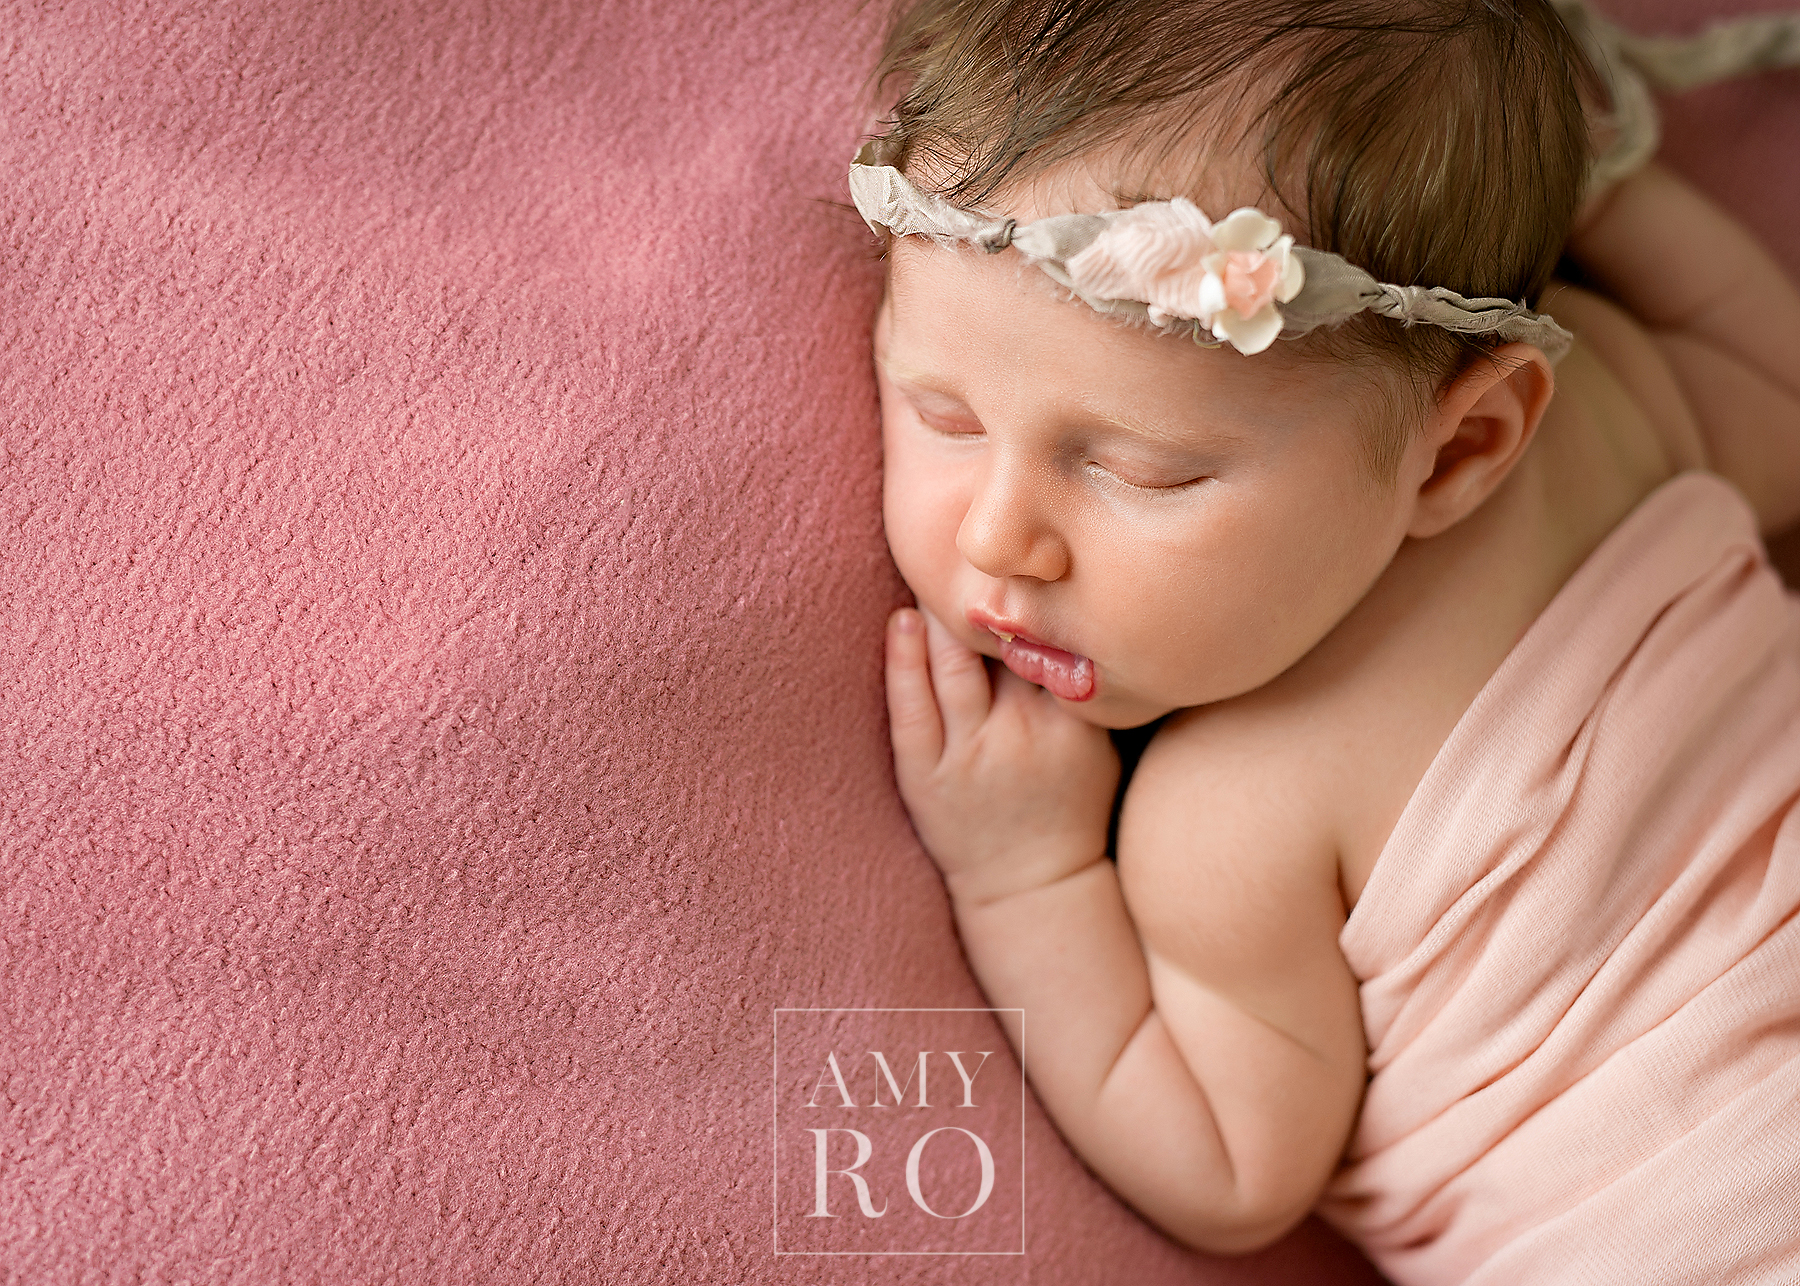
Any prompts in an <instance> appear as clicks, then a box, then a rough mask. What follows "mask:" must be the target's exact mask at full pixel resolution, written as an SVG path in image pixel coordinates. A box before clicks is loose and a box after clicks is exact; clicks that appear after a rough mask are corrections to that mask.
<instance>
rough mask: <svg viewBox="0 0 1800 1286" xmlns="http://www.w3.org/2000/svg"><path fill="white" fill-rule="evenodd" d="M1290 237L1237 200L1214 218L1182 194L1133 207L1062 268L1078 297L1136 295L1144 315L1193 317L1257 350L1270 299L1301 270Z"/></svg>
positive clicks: (1164, 319)
mask: <svg viewBox="0 0 1800 1286" xmlns="http://www.w3.org/2000/svg"><path fill="white" fill-rule="evenodd" d="M1293 248H1294V239H1293V237H1291V236H1286V235H1284V234H1283V233H1282V231H1281V225H1280V224H1279V223H1277V222H1276V221H1275V220H1274V219H1271V218H1270V217H1269V216H1268V215H1266V214H1264V213H1262V211H1260V210H1257V209H1253V208H1251V207H1249V206H1245V207H1244V208H1243V209H1240V210H1233V211H1232V212H1231V213H1230V214H1229V215H1227V216H1226V217H1225V218H1224V219H1222V220H1220V221H1219V222H1218V223H1213V222H1212V221H1211V220H1209V219H1208V218H1207V217H1206V216H1205V215H1204V214H1202V213H1201V212H1200V209H1199V208H1198V207H1197V206H1195V205H1194V203H1193V202H1191V201H1189V200H1187V199H1186V198H1185V197H1176V198H1175V199H1174V200H1172V201H1151V202H1146V203H1145V204H1143V205H1138V206H1133V207H1132V208H1131V209H1129V210H1127V211H1125V212H1124V213H1123V214H1121V215H1119V216H1118V217H1117V218H1115V219H1113V220H1112V221H1111V223H1110V225H1109V226H1108V227H1107V229H1106V231H1104V232H1102V233H1101V234H1100V235H1099V236H1098V237H1096V238H1095V239H1094V240H1093V242H1092V243H1091V244H1090V245H1088V247H1087V248H1086V249H1084V250H1083V251H1081V253H1079V254H1077V255H1074V256H1073V257H1071V258H1070V259H1069V261H1068V262H1067V264H1066V265H1065V266H1064V267H1065V271H1066V272H1067V273H1068V275H1069V280H1070V282H1071V283H1072V284H1073V285H1074V287H1075V288H1076V289H1077V290H1079V291H1081V292H1082V293H1083V294H1086V295H1091V296H1094V297H1097V298H1103V299H1135V300H1137V301H1138V302H1139V303H1142V304H1144V305H1146V306H1147V307H1148V308H1149V310H1150V320H1151V321H1152V322H1153V323H1155V324H1156V325H1159V326H1162V325H1167V324H1168V323H1169V322H1171V321H1174V320H1177V319H1189V318H1191V319H1193V320H1195V321H1198V322H1199V323H1200V324H1201V325H1203V326H1206V327H1208V328H1209V329H1210V330H1211V331H1212V333H1213V335H1214V336H1215V337H1217V338H1219V339H1222V340H1224V341H1226V342H1227V343H1229V344H1230V345H1231V346H1232V347H1233V348H1235V349H1237V350H1238V352H1240V353H1260V352H1262V350H1263V349H1265V348H1267V347H1268V346H1269V345H1270V344H1272V343H1274V342H1275V337H1276V336H1277V335H1279V334H1280V333H1281V313H1280V310H1279V309H1277V308H1276V306H1275V305H1276V304H1277V303H1286V302H1287V301H1288V300H1290V299H1292V298H1293V297H1294V296H1295V295H1297V294H1299V293H1300V287H1301V286H1302V285H1304V284H1305V281H1306V274H1305V270H1304V269H1303V268H1302V266H1301V263H1300V259H1299V257H1298V256H1297V255H1295V254H1294V253H1293Z"/></svg>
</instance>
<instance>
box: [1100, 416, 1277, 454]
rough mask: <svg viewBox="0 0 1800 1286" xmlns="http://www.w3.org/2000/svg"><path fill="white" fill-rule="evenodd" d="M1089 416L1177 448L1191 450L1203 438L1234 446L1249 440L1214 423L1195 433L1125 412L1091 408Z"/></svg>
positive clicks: (1210, 441)
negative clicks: (1122, 413) (1109, 411)
mask: <svg viewBox="0 0 1800 1286" xmlns="http://www.w3.org/2000/svg"><path fill="white" fill-rule="evenodd" d="M1086 418H1087V419H1089V420H1091V421H1093V422H1095V423H1098V424H1105V425H1109V426H1111V427H1113V428H1116V429H1123V430H1124V431H1125V432H1126V433H1128V434H1130V435H1131V436H1132V437H1136V438H1144V439H1147V440H1149V441H1151V442H1154V443H1155V444H1157V445H1158V446H1165V447H1173V448H1175V449H1177V450H1191V449H1193V448H1194V447H1195V446H1197V445H1199V444H1200V442H1204V443H1205V444H1206V445H1207V446H1209V447H1219V446H1225V447H1231V446H1241V445H1243V444H1244V443H1245V441H1246V439H1245V438H1244V437H1243V436H1242V435H1241V434H1237V433H1232V432H1231V431H1229V430H1227V429H1221V428H1216V427H1214V426H1211V425H1208V426H1206V427H1205V428H1204V429H1202V430H1201V431H1199V432H1198V433H1196V432H1195V431H1193V430H1191V429H1190V430H1182V429H1171V428H1167V427H1164V426H1161V425H1156V424H1150V423H1146V422H1143V421H1138V420H1128V419H1125V418H1124V417H1122V416H1118V415H1112V414H1109V413H1107V412H1103V411H1088V412H1087V413H1086Z"/></svg>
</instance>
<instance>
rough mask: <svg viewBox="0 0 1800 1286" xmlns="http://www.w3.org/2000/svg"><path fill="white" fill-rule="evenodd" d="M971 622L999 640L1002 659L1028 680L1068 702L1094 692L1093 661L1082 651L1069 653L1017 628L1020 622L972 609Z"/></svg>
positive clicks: (969, 612) (968, 614)
mask: <svg viewBox="0 0 1800 1286" xmlns="http://www.w3.org/2000/svg"><path fill="white" fill-rule="evenodd" d="M967 617H968V621H969V624H971V625H973V626H974V627H975V628H976V629H978V630H986V631H988V632H989V633H990V634H993V635H994V636H995V637H996V638H998V639H999V640H1000V661H1001V663H1002V664H1003V665H1005V666H1006V668H1007V669H1009V670H1011V671H1012V672H1013V673H1014V674H1016V675H1018V676H1019V677H1020V678H1021V679H1024V680H1025V681H1026V682H1028V683H1035V684H1037V685H1038V686H1039V687H1042V688H1047V689H1048V690H1049V691H1051V692H1052V693H1054V694H1055V695H1057V696H1059V697H1062V698H1063V699H1064V700H1066V701H1086V700H1089V699H1090V698H1091V697H1092V696H1093V695H1094V690H1095V684H1094V663H1093V661H1092V660H1090V659H1089V658H1087V657H1085V656H1082V655H1081V654H1080V653H1079V652H1070V651H1068V650H1067V649H1065V648H1059V647H1057V646H1056V645H1055V644H1054V643H1046V642H1045V641H1044V640H1042V639H1040V638H1037V637H1036V636H1034V635H1032V634H1030V633H1028V632H1027V631H1025V630H1023V629H1020V628H1018V625H1017V622H1015V621H1010V620H1007V619H1006V618H1005V617H1000V616H995V615H993V614H992V613H989V612H984V611H982V610H981V609H980V608H970V609H969V611H968V613H967Z"/></svg>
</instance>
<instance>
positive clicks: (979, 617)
mask: <svg viewBox="0 0 1800 1286" xmlns="http://www.w3.org/2000/svg"><path fill="white" fill-rule="evenodd" d="M967 617H968V621H969V624H970V625H972V626H974V627H975V628H976V629H978V630H981V631H983V632H985V633H988V634H992V635H994V637H996V638H998V639H999V640H1000V641H1001V642H1003V643H1011V642H1015V641H1016V642H1019V643H1029V644H1031V645H1032V646H1033V647H1056V644H1054V643H1052V642H1050V641H1049V640H1048V639H1041V638H1039V637H1038V636H1037V635H1035V634H1033V633H1032V632H1031V631H1030V630H1027V629H1026V628H1025V627H1024V626H1022V625H1020V624H1019V623H1018V622H1017V621H1013V620H1008V619H1007V618H1006V617H1004V616H995V615H994V614H993V613H992V612H984V611H982V610H981V609H980V608H979V607H971V608H970V609H969V610H968V612H967ZM1058 650H1066V649H1058Z"/></svg>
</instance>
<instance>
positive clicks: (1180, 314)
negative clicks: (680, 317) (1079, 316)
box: [850, 139, 1574, 362]
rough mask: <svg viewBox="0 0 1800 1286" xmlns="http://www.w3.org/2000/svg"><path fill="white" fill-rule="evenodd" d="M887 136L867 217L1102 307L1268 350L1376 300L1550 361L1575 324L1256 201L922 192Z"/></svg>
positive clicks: (872, 163)
mask: <svg viewBox="0 0 1800 1286" xmlns="http://www.w3.org/2000/svg"><path fill="white" fill-rule="evenodd" d="M883 143H884V141H883V140H881V139H876V140H875V141H874V142H871V143H868V144H865V145H864V146H863V148H862V150H861V151H859V152H858V153H857V154H856V160H855V162H854V163H853V164H852V165H851V166H850V195H851V197H852V198H853V199H854V200H855V202H856V208H857V209H858V210H859V211H861V213H862V217H863V219H864V221H865V222H867V223H868V225H869V226H870V227H871V228H872V229H874V230H876V231H877V232H880V231H883V230H885V231H886V232H888V233H889V234H891V235H893V236H896V237H905V236H923V237H929V238H930V239H931V240H933V241H936V242H938V243H939V244H946V243H952V242H967V243H970V244H974V245H978V246H980V247H981V248H982V249H984V250H986V251H988V252H990V253H998V252H999V251H1001V250H1004V249H1005V248H1006V247H1007V246H1011V247H1012V248H1013V249H1014V250H1017V251H1018V252H1019V253H1020V254H1022V255H1024V256H1025V258H1026V259H1028V260H1030V261H1031V262H1032V263H1035V264H1036V265H1037V266H1038V267H1039V268H1042V269H1043V270H1044V272H1045V273H1046V274H1048V275H1049V276H1050V277H1051V278H1052V279H1053V280H1054V281H1056V282H1057V283H1059V284H1060V285H1063V286H1065V287H1067V288H1068V289H1069V290H1070V291H1072V292H1074V294H1075V295H1076V297H1078V298H1079V299H1081V300H1082V301H1083V302H1084V303H1086V304H1088V305H1089V306H1090V307H1092V308H1095V309H1097V310H1099V311H1100V312H1103V313H1118V314H1124V315H1127V316H1131V317H1141V318H1146V319H1147V320H1148V321H1149V322H1150V323H1151V324H1152V325H1155V326H1163V327H1175V326H1179V325H1180V324H1181V323H1182V322H1189V323H1191V324H1192V326H1193V328H1194V335H1195V338H1200V337H1201V336H1202V335H1203V334H1206V333H1208V332H1210V335H1211V337H1212V338H1213V339H1214V340H1216V341H1222V342H1225V343H1228V344H1230V345H1231V346H1232V347H1233V348H1235V349H1237V350H1238V352H1240V353H1260V352H1262V351H1263V349H1265V348H1267V347H1268V346H1269V345H1270V344H1272V343H1274V342H1275V340H1276V338H1277V336H1287V337H1288V338H1290V339H1291V338H1293V337H1294V336H1296V335H1304V334H1306V333H1307V332H1308V331H1310V330H1313V329H1315V328H1317V327H1319V326H1331V325H1335V324H1336V323H1338V322H1341V321H1343V320H1345V319H1346V318H1349V317H1353V316H1355V315H1356V314H1357V313H1360V312H1364V311H1368V312H1374V313H1379V314H1381V315H1382V316H1383V317H1393V318H1395V319H1397V320H1399V321H1402V322H1407V323H1421V322H1423V323H1426V324H1428V325H1432V326H1442V327H1443V328H1444V329H1446V330H1454V331H1461V332H1463V333H1464V334H1470V335H1489V334H1491V335H1497V336H1499V337H1500V338H1501V339H1502V340H1505V341H1512V340H1522V341H1524V342H1525V343H1527V344H1535V345H1537V347H1539V348H1540V349H1542V350H1543V351H1544V355H1545V356H1546V357H1548V358H1549V359H1550V360H1551V361H1553V362H1554V361H1556V360H1557V359H1558V358H1560V357H1561V356H1562V355H1563V354H1564V353H1566V352H1567V351H1568V349H1569V345H1570V343H1571V342H1572V341H1573V339H1574V337H1573V336H1572V335H1570V334H1569V332H1568V331H1566V330H1564V329H1563V328H1562V327H1561V326H1558V325H1557V324H1556V323H1555V322H1554V321H1552V320H1551V319H1550V318H1549V317H1547V316H1545V315H1543V314H1542V313H1534V312H1532V311H1531V310H1530V309H1529V308H1527V307H1525V305H1524V304H1517V303H1514V302H1512V301H1511V300H1510V299H1465V298H1463V297H1462V296H1461V295H1459V294H1457V293H1456V292H1455V291H1453V290H1445V289H1443V288H1442V287H1430V288H1427V287H1423V286H1395V285H1390V284H1388V283H1386V282H1381V281H1376V280H1375V278H1374V277H1372V276H1370V275H1369V274H1368V273H1366V272H1364V271H1363V270H1362V269H1361V268H1357V267H1354V266H1353V265H1351V264H1349V263H1347V262H1346V261H1345V260H1343V259H1341V258H1340V257H1338V256H1337V255H1334V254H1327V253H1325V252H1324V251H1321V250H1309V249H1307V248H1306V247H1305V246H1297V245H1295V244H1294V239H1293V237H1291V236H1288V235H1286V234H1284V233H1283V232H1282V231H1281V225H1280V224H1279V223H1277V222H1276V221H1275V220H1274V219H1272V218H1270V217H1269V216H1268V215H1266V214H1264V213H1263V212H1262V211H1260V210H1257V209H1253V208H1251V207H1249V206H1246V207H1244V208H1243V209H1241V210H1233V211H1232V212H1231V213H1230V214H1228V215H1226V216H1225V218H1223V219H1221V220H1219V221H1218V222H1217V223H1214V222H1213V221H1212V220H1210V219H1208V218H1207V217H1206V215H1204V214H1202V213H1201V212H1200V210H1199V208H1198V207H1197V206H1195V205H1194V204H1193V202H1191V201H1189V200H1187V199H1186V198H1185V197H1176V198H1175V199H1174V200H1173V201H1146V202H1144V203H1142V204H1140V205H1134V206H1132V207H1131V208H1130V209H1127V210H1109V211H1106V212H1105V213H1103V214H1053V215H1050V216H1049V217H1048V218H1043V219H1036V220H1033V221H1032V222H1030V223H1019V222H1017V221H1016V220H1013V219H1009V218H1003V217H1000V216H998V215H993V214H989V213H987V212H985V211H982V210H965V209H962V208H960V207H958V206H953V205H951V204H950V203H949V202H947V201H945V200H943V199H942V198H940V197H935V196H932V195H931V194H930V193H928V192H921V191H920V190H919V189H918V188H916V187H914V186H913V185H912V182H911V181H910V180H909V179H908V178H907V177H906V176H905V175H904V174H902V173H901V172H900V171H899V170H898V169H897V168H895V167H894V166H893V165H891V164H888V163H887V162H888V159H889V158H888V156H887V155H886V149H885V148H884V145H883Z"/></svg>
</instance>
